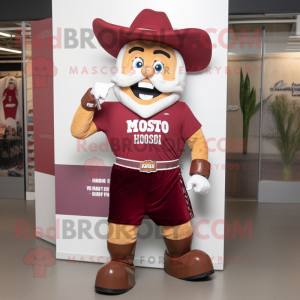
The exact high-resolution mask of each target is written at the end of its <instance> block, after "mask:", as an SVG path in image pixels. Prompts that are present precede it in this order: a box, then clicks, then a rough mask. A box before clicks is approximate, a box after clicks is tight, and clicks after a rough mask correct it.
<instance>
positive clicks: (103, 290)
mask: <svg viewBox="0 0 300 300" xmlns="http://www.w3.org/2000/svg"><path fill="white" fill-rule="evenodd" d="M131 289H132V288H129V289H106V288H102V287H99V286H96V285H95V292H96V293H102V294H115V295H117V294H124V293H126V292H128V291H130V290H131Z"/></svg>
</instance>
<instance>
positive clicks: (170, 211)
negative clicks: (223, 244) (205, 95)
mask: <svg viewBox="0 0 300 300" xmlns="http://www.w3.org/2000/svg"><path fill="white" fill-rule="evenodd" d="M93 30H94V33H95V36H96V38H97V39H98V41H99V43H100V44H101V46H102V47H103V48H104V49H105V50H106V51H107V52H108V53H109V54H111V55H112V56H113V57H115V58H116V59H117V60H116V69H117V70H118V71H117V72H116V74H114V75H113V77H112V79H111V83H109V84H107V83H99V82H98V83H96V84H95V85H94V87H93V88H90V89H88V91H87V92H86V93H85V95H84V96H83V98H82V99H81V105H80V106H79V108H78V110H77V111H76V113H75V116H74V119H73V122H72V126H71V133H72V135H73V136H74V137H75V138H78V139H85V138H87V137H89V136H91V135H92V134H94V133H96V132H98V131H103V132H104V133H105V134H106V136H107V138H108V141H109V143H110V146H111V148H112V151H113V153H114V154H115V156H116V162H115V164H114V165H113V167H112V172H111V183H110V204H109V215H108V233H107V248H108V251H109V253H110V256H111V261H110V262H108V263H106V264H104V265H103V266H102V267H101V269H100V270H99V271H98V274H97V277H96V283H95V290H96V291H97V292H104V293H110V294H121V293H124V292H127V291H128V290H130V289H132V288H133V287H134V285H135V266H134V264H133V261H134V254H135V247H136V236H137V232H138V227H139V226H140V225H141V223H142V220H143V218H144V217H145V216H148V217H150V218H151V219H152V220H153V221H154V222H155V223H156V224H157V225H158V226H161V228H162V235H163V238H164V241H165V244H166V251H165V254H164V269H165V271H166V273H167V274H169V275H171V276H174V277H176V278H180V279H185V280H194V279H198V278H201V277H205V276H208V275H210V274H212V273H214V269H213V265H212V261H211V259H210V257H209V256H208V255H207V254H206V253H205V252H203V251H200V250H196V249H195V250H191V243H192V236H193V229H192V226H191V223H190V220H191V219H192V218H193V217H194V214H193V209H192V207H191V203H190V199H189V196H188V194H187V191H186V188H185V186H184V182H183V179H182V175H181V171H180V168H179V158H180V156H181V154H182V151H183V148H184V144H185V141H187V143H188V145H189V146H190V148H191V156H192V163H191V167H190V175H191V177H190V179H189V181H188V182H187V190H191V189H194V191H195V192H196V193H199V194H206V193H207V192H208V191H209V190H210V184H209V181H208V178H209V174H210V163H209V162H208V151H207V143H206V140H205V137H204V135H203V132H202V130H201V124H200V123H199V122H198V120H197V119H196V118H195V116H194V115H193V113H192V112H191V110H190V109H189V107H188V106H187V105H186V104H185V103H184V102H181V101H178V100H179V99H180V97H181V95H182V94H183V90H184V87H185V79H186V70H188V71H201V70H203V69H205V68H206V67H207V66H208V64H209V62H210V59H211V52H212V45H211V40H210V38H209V35H208V34H207V33H206V32H205V31H203V30H201V29H196V28H190V29H181V30H174V29H173V28H172V25H171V23H170V21H169V19H168V17H167V15H166V14H165V13H164V12H156V11H153V10H150V9H145V10H143V11H141V12H140V13H139V14H138V16H137V17H136V18H135V20H134V21H133V23H132V24H131V26H130V28H126V27H121V26H117V25H114V24H110V23H107V22H105V21H104V20H102V19H95V20H94V22H93ZM111 88H112V89H113V91H114V93H115V95H116V97H117V99H118V100H119V101H118V102H104V99H105V98H106V97H107V95H108V92H109V90H110V89H111ZM197 97H200V95H195V99H194V100H195V101H197Z"/></svg>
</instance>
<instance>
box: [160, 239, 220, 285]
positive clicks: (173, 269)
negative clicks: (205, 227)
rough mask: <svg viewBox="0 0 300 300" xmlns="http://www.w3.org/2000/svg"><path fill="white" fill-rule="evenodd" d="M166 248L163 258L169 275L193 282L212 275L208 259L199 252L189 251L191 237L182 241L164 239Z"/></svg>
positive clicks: (212, 268) (212, 271) (211, 267)
mask: <svg viewBox="0 0 300 300" xmlns="http://www.w3.org/2000/svg"><path fill="white" fill-rule="evenodd" d="M164 241H165V243H166V246H167V250H166V251H165V256H164V264H165V271H166V273H168V274H169V275H171V276H173V277H176V278H180V279H185V280H194V279H198V278H202V277H206V276H208V275H211V274H213V273H214V272H215V271H214V267H213V265H212V262H211V259H210V257H209V256H208V255H207V254H206V253H205V252H203V251H201V250H191V244H192V235H191V236H190V237H188V238H185V239H182V240H170V239H167V238H164Z"/></svg>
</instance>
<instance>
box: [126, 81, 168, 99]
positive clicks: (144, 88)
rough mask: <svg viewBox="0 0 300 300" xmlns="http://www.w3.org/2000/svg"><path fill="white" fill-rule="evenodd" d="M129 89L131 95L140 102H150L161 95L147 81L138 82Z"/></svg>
mask: <svg viewBox="0 0 300 300" xmlns="http://www.w3.org/2000/svg"><path fill="white" fill-rule="evenodd" d="M130 88H131V90H132V92H133V94H134V95H135V96H136V97H137V98H139V99H142V100H151V99H153V98H155V97H157V96H159V95H160V94H161V93H162V92H160V91H159V90H158V89H157V88H156V87H155V86H154V85H153V84H152V83H151V82H148V81H139V82H137V83H136V84H133V85H132V86H130Z"/></svg>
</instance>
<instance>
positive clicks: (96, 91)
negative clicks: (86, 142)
mask: <svg viewBox="0 0 300 300" xmlns="http://www.w3.org/2000/svg"><path fill="white" fill-rule="evenodd" d="M113 86H114V84H113V83H101V82H96V83H95V84H94V87H93V88H92V89H91V88H90V89H88V90H87V91H86V93H85V94H84V96H83V97H82V99H81V104H80V106H79V107H78V109H77V111H76V113H75V116H74V118H73V122H72V125H71V134H72V135H73V136H74V137H75V138H77V139H85V138H87V137H89V136H91V135H92V134H94V133H96V132H97V131H98V130H97V127H96V125H95V123H94V122H93V118H94V112H95V106H96V107H98V109H99V108H100V107H101V106H100V102H99V101H98V100H100V99H101V100H105V98H106V97H107V95H108V92H109V90H110V89H111V88H112V87H113ZM96 99H97V100H96Z"/></svg>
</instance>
